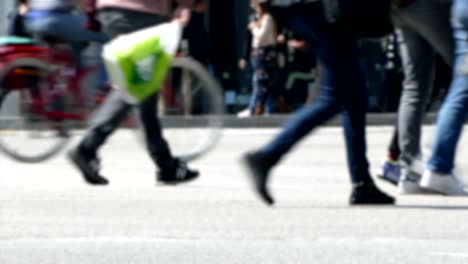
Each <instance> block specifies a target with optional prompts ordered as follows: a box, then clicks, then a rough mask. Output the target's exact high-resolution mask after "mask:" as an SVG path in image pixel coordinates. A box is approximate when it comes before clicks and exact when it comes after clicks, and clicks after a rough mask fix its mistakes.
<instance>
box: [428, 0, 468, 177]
mask: <svg viewBox="0 0 468 264" xmlns="http://www.w3.org/2000/svg"><path fill="white" fill-rule="evenodd" d="M452 27H453V31H454V36H455V45H456V48H455V67H454V72H453V80H452V84H451V86H450V90H449V93H448V95H447V97H446V98H445V101H444V103H443V105H442V108H441V110H440V112H439V116H438V118H437V128H436V134H435V140H434V145H433V149H432V156H431V158H430V160H429V163H428V169H429V170H431V171H434V172H438V173H442V174H450V173H451V172H452V170H453V168H454V160H455V152H456V148H457V144H458V141H459V139H460V136H461V132H462V129H463V124H464V122H465V120H466V117H467V114H468V2H467V1H466V0H454V3H453V6H452Z"/></svg>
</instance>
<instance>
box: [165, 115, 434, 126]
mask: <svg viewBox="0 0 468 264" xmlns="http://www.w3.org/2000/svg"><path fill="white" fill-rule="evenodd" d="M289 117H290V115H272V116H259V117H243V118H240V117H237V116H236V115H225V116H224V117H223V121H224V127H227V128H276V127H280V126H281V125H282V124H283V123H284V122H285V121H286V120H287V119H288V118H289ZM436 117H437V116H436V113H430V114H427V115H426V117H425V119H424V122H423V123H424V124H434V123H435V121H436ZM161 121H162V123H163V125H164V127H171V128H179V127H184V128H187V127H200V126H203V125H204V124H206V122H207V118H206V117H203V116H194V117H190V118H185V117H161ZM395 122H396V114H395V113H385V114H374V113H372V114H368V115H367V125H368V126H393V125H394V124H395ZM325 126H330V127H334V126H341V119H340V117H339V116H338V117H337V118H335V119H333V120H331V121H330V122H328V123H326V124H325Z"/></svg>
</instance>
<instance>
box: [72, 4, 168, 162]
mask: <svg viewBox="0 0 468 264" xmlns="http://www.w3.org/2000/svg"><path fill="white" fill-rule="evenodd" d="M99 19H100V22H101V23H102V26H103V30H104V32H105V33H107V34H108V35H109V36H110V37H112V38H115V37H117V36H119V35H121V34H125V33H130V32H133V31H136V30H139V29H143V28H146V27H150V26H155V25H157V24H160V23H161V22H164V19H163V18H162V17H160V16H157V15H151V14H146V13H142V12H134V11H130V10H123V9H105V10H102V11H100V13H99ZM156 103H157V95H154V96H151V97H149V98H147V99H146V100H144V101H143V102H141V103H140V104H139V105H138V106H137V107H138V110H139V117H140V120H141V123H142V126H143V128H144V132H145V136H146V143H147V149H148V151H149V153H150V155H151V158H152V159H153V161H154V162H155V163H156V164H157V165H158V167H159V168H160V169H164V168H166V167H167V166H170V165H171V164H172V161H173V158H172V155H171V152H170V149H169V146H168V144H167V142H166V140H165V139H164V138H163V134H162V128H161V125H160V122H159V119H158V117H157V112H156V109H157V107H156ZM132 107H133V105H131V104H129V103H127V102H126V101H125V100H124V96H123V94H122V92H121V91H119V90H115V91H113V92H112V93H111V94H110V95H109V97H108V98H107V99H106V101H105V102H104V103H103V105H102V106H101V107H100V108H99V109H98V110H97V112H96V115H95V117H94V120H93V121H92V125H91V128H90V129H89V130H88V132H87V133H86V135H85V137H84V139H83V141H82V142H81V144H80V148H81V149H82V150H83V151H84V152H85V154H87V155H91V156H94V155H96V152H97V150H98V148H99V147H100V146H101V145H102V144H104V142H105V141H106V139H107V138H108V137H109V136H110V135H111V134H112V133H113V132H114V131H115V129H116V128H117V127H118V126H119V125H120V123H121V122H122V121H123V120H124V119H125V118H126V117H127V115H128V113H129V112H130V111H131V110H132Z"/></svg>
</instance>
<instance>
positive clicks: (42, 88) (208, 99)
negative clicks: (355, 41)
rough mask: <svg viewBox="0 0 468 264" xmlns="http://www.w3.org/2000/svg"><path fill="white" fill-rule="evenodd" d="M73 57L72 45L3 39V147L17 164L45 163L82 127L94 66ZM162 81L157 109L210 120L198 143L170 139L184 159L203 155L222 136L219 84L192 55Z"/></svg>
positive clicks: (181, 117)
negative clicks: (78, 63) (83, 86)
mask: <svg viewBox="0 0 468 264" xmlns="http://www.w3.org/2000/svg"><path fill="white" fill-rule="evenodd" d="M54 44H55V43H54ZM73 61H74V60H73V56H72V54H71V51H70V49H57V48H56V47H55V46H54V47H51V46H50V43H47V44H46V45H44V44H41V43H38V42H35V41H32V40H24V39H22V40H18V39H17V41H6V42H4V43H3V45H2V44H1V41H0V62H1V63H0V151H2V152H3V153H5V154H6V155H7V156H9V157H10V158H13V159H14V160H16V161H19V162H26V163H38V162H43V161H45V160H48V159H50V158H52V157H54V156H55V155H56V154H58V153H59V152H60V151H61V150H62V149H63V148H64V147H65V146H66V143H67V142H68V141H69V139H70V135H71V131H73V130H74V129H79V128H81V127H82V126H83V121H85V120H87V118H88V117H89V112H90V111H89V108H90V107H93V106H95V105H96V104H95V103H92V104H91V105H89V103H90V102H92V100H91V99H90V98H89V94H88V93H86V92H84V91H82V89H81V87H80V86H81V84H82V82H83V81H84V80H85V79H86V78H87V77H88V76H89V75H90V74H91V73H93V72H95V71H96V68H84V69H77V67H76V65H75V63H74V62H73ZM177 72H182V75H183V76H184V78H182V79H181V80H182V81H179V80H180V79H178V78H172V77H173V76H177V75H178V73H177ZM164 83H165V85H164V88H162V90H161V92H160V94H161V96H160V98H159V101H160V104H159V105H160V106H161V107H160V108H158V109H156V107H155V111H158V113H159V114H162V115H164V116H165V117H166V119H169V120H170V119H173V118H177V119H179V120H182V121H190V120H193V119H196V118H198V119H201V120H204V121H206V126H204V127H203V128H201V129H199V130H200V131H201V132H202V136H201V137H198V138H197V140H195V142H193V138H192V140H191V142H185V144H183V145H181V144H177V143H178V142H171V141H172V139H171V137H168V141H169V142H170V144H171V146H173V147H172V149H173V151H174V153H175V155H176V156H178V157H180V158H181V159H184V160H186V161H190V160H193V159H196V158H199V157H201V156H202V155H204V154H206V153H207V152H208V151H209V150H211V149H212V148H213V147H214V146H215V145H216V143H217V142H218V140H219V139H220V136H221V127H222V114H223V110H224V106H223V100H222V94H221V87H220V85H219V84H218V82H217V81H216V80H215V79H214V78H213V77H212V76H211V75H210V74H209V73H208V72H207V71H206V69H205V68H204V67H203V66H201V65H200V64H199V63H197V62H196V61H194V60H192V59H191V58H188V57H181V58H175V59H174V60H173V61H172V64H171V70H170V72H169V73H168V74H167V79H166V81H165V82H164ZM197 100H202V101H201V102H200V101H197ZM155 103H156V102H155ZM200 104H201V106H202V107H201V108H200ZM87 109H88V110H87ZM18 138H22V140H23V141H20V140H18ZM189 143H190V144H189ZM182 146H183V147H182Z"/></svg>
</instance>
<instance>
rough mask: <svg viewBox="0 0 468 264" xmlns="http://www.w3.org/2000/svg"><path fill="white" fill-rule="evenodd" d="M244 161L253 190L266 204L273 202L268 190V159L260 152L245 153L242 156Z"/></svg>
mask: <svg viewBox="0 0 468 264" xmlns="http://www.w3.org/2000/svg"><path fill="white" fill-rule="evenodd" d="M244 163H245V165H246V167H247V169H248V171H249V173H250V176H251V179H252V183H253V187H254V190H255V191H256V192H257V194H258V195H259V196H260V198H262V200H263V201H264V202H266V203H267V204H268V205H273V203H274V202H275V201H274V199H273V197H272V196H271V194H270V192H269V191H268V186H267V181H268V172H269V171H270V168H271V166H270V165H269V162H268V159H267V158H266V157H265V155H263V154H261V153H247V154H246V155H245V156H244Z"/></svg>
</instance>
